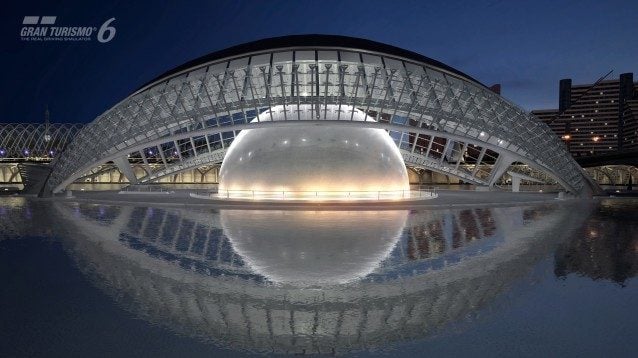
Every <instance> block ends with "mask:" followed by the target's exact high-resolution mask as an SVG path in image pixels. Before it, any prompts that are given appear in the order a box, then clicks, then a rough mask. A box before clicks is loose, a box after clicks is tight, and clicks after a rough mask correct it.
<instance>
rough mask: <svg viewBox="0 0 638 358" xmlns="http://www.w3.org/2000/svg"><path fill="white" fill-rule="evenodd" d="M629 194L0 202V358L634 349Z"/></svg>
mask: <svg viewBox="0 0 638 358" xmlns="http://www.w3.org/2000/svg"><path fill="white" fill-rule="evenodd" d="M637 271H638V200H634V199H604V200H600V201H591V202H563V203H558V202H557V203H555V204H544V205H534V206H520V207H471V208H470V207H468V208H462V209H440V210H419V211H279V210H252V211H251V210H211V209H199V208H198V209H188V208H166V207H165V208H162V207H135V206H108V205H94V204H74V203H64V202H47V201H37V200H28V199H25V198H13V197H11V198H9V197H4V198H0V278H1V279H2V285H1V286H0V287H1V288H0V297H2V301H1V305H0V319H1V322H2V324H1V325H0V356H3V357H5V356H109V357H111V356H148V357H178V356H179V357H183V356H245V355H264V354H275V355H288V354H317V353H320V354H328V355H335V354H336V355H354V356H425V355H436V356H472V357H475V356H489V357H493V356H561V357H562V356H599V357H600V356H622V357H635V356H638V343H636V340H635V337H637V336H638V325H637V324H636V322H638V288H637V286H638V282H637V281H636V278H635V276H636V273H637Z"/></svg>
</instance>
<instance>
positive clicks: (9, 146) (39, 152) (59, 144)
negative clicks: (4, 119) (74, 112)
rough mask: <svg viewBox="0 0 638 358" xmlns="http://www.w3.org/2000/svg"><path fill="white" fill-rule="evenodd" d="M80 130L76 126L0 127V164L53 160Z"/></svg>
mask: <svg viewBox="0 0 638 358" xmlns="http://www.w3.org/2000/svg"><path fill="white" fill-rule="evenodd" d="M83 126H84V125H83V124H77V123H52V124H44V123H42V124H37V123H34V124H29V123H1V124H0V161H2V160H16V159H18V160H27V159H32V158H43V159H46V158H53V157H55V156H56V155H57V154H59V153H61V152H62V151H63V150H64V148H65V147H66V146H67V145H68V144H69V143H70V142H71V141H72V140H73V138H74V137H75V135H76V134H77V133H78V132H79V131H80V129H81V128H82V127H83Z"/></svg>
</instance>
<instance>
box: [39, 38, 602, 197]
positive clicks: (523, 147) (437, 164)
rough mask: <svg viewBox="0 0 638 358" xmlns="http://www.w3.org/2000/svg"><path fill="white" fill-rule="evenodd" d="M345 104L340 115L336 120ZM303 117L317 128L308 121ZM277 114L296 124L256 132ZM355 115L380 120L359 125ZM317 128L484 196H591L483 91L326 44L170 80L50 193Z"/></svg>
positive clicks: (101, 128) (94, 144)
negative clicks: (507, 185) (513, 190)
mask: <svg viewBox="0 0 638 358" xmlns="http://www.w3.org/2000/svg"><path fill="white" fill-rule="evenodd" d="M335 105H336V106H339V108H340V109H341V111H340V112H341V115H340V116H339V117H338V119H337V120H325V118H324V117H325V112H326V109H327V108H328V106H335ZM301 106H305V107H308V106H310V108H311V111H312V116H313V117H314V119H313V120H304V121H301V120H298V119H299V117H300V114H299V108H300V107H301ZM275 107H276V108H282V111H283V112H284V115H285V117H286V120H284V121H267V120H266V121H260V122H252V123H251V121H252V120H253V119H254V118H256V117H257V116H258V115H259V114H260V113H263V112H265V111H267V110H269V109H272V108H275ZM353 108H356V109H359V110H362V111H364V112H365V113H366V116H367V117H369V119H370V120H366V121H352V120H351V119H352V116H351V115H350V114H351V113H352V109H353ZM322 116H324V117H322ZM372 119H374V120H372ZM309 125H310V126H331V127H360V128H380V129H384V130H386V131H388V132H389V133H390V135H391V136H392V138H393V139H394V140H395V142H396V144H397V146H398V147H399V148H400V151H401V154H402V156H403V159H404V161H405V163H406V165H408V166H410V167H412V168H416V169H417V170H419V169H427V170H430V171H432V172H436V173H441V174H445V175H448V176H451V177H456V178H459V180H462V181H463V182H466V183H471V184H475V185H477V186H486V187H489V186H493V185H495V184H496V183H497V182H498V181H499V180H501V179H502V177H503V175H507V172H511V171H516V170H518V169H517V168H520V167H521V166H523V167H525V168H526V172H525V173H524V175H528V176H532V177H534V178H536V179H539V180H541V181H542V182H544V183H548V184H557V185H559V186H561V187H562V188H563V189H564V190H566V191H568V192H572V193H574V194H583V193H588V192H591V190H592V188H591V183H590V182H589V181H588V177H587V176H586V174H585V173H584V171H583V170H582V168H581V167H580V166H579V165H578V163H577V162H576V161H575V160H574V159H573V158H572V157H571V155H570V154H569V152H568V151H567V150H566V148H565V146H564V144H563V143H562V142H561V141H560V140H559V139H558V138H557V137H556V136H555V135H554V134H553V132H552V131H551V130H550V129H549V127H548V126H547V125H545V124H543V123H541V122H539V121H538V120H537V119H536V118H535V117H534V116H533V115H531V114H529V113H527V112H525V111H524V110H523V109H521V108H520V107H518V106H516V105H515V104H513V103H511V102H509V101H508V100H506V99H505V98H503V97H501V96H500V95H498V94H496V93H494V92H492V91H491V90H489V89H488V88H487V87H486V86H484V85H483V84H481V83H480V82H478V81H477V80H475V79H473V78H471V77H470V76H468V75H466V74H464V73H462V72H460V71H458V70H456V69H454V68H451V67H450V66H447V65H445V64H443V63H441V62H438V61H435V60H432V59H430V58H427V57H425V56H422V55H419V54H416V53H413V52H410V51H406V50H403V49H400V48H397V47H393V46H389V45H385V44H381V43H377V42H372V41H368V40H362V39H355V38H350V37H342V36H326V35H300V36H287V37H281V38H272V39H266V40H261V41H257V42H252V43H248V44H243V45H239V46H235V47H232V48H229V49H226V50H222V51H219V52H215V53H212V54H210V55H206V56H203V57H202V58H199V59H196V60H193V61H191V62H188V63H186V64H184V65H182V66H179V67H177V68H175V69H173V70H171V71H169V72H167V73H165V74H163V75H161V76H159V77H158V78H156V79H155V80H152V81H151V82H149V83H148V84H146V85H144V86H142V87H141V88H140V89H138V90H137V91H135V92H133V93H132V94H131V95H130V96H128V97H127V98H125V99H123V100H122V101H121V102H119V103H118V104H116V105H115V106H113V107H112V108H111V109H109V110H107V111H106V112H104V113H103V114H101V115H100V116H98V117H97V118H96V119H95V120H93V121H92V122H91V123H89V124H87V125H85V126H84V127H82V128H81V130H79V132H78V133H77V134H76V135H75V136H74V137H73V139H72V140H71V141H70V143H69V144H68V145H67V146H66V148H65V150H64V151H63V152H62V153H61V154H60V155H57V156H56V157H55V158H54V159H53V162H52V164H53V165H52V167H53V170H52V172H51V174H50V176H49V178H48V181H47V183H46V190H47V191H49V192H52V193H59V192H61V191H64V190H65V189H66V188H67V187H68V186H69V185H70V184H71V183H73V182H74V181H76V180H78V179H80V178H83V177H86V176H87V175H88V176H90V175H92V174H93V175H94V174H95V173H98V172H99V171H100V170H103V168H104V166H105V165H112V166H113V165H114V166H116V167H117V169H118V171H119V172H121V173H122V175H124V176H125V177H126V178H127V180H128V181H129V182H131V183H150V182H156V181H160V180H162V178H165V177H167V176H171V175H175V174H177V173H180V172H184V171H189V170H193V169H194V168H198V167H201V166H203V165H215V164H219V163H221V162H222V160H223V158H224V155H225V153H226V150H227V148H228V147H229V146H230V145H231V144H232V141H233V139H234V138H235V137H236V135H237V134H238V133H239V132H240V131H241V130H244V129H260V128H274V127H277V128H281V129H282V130H285V128H287V127H293V126H309ZM135 161H137V162H138V163H139V166H141V167H143V168H144V171H143V172H142V173H140V172H139V171H137V172H136V171H135V170H134V168H133V167H132V165H131V163H132V162H135Z"/></svg>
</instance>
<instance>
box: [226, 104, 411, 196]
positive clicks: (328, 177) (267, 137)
mask: <svg viewBox="0 0 638 358" xmlns="http://www.w3.org/2000/svg"><path fill="white" fill-rule="evenodd" d="M316 113H317V112H316V110H315V111H313V110H312V107H311V106H310V105H301V106H299V112H298V110H297V106H288V107H287V112H286V114H285V116H284V107H283V106H277V107H273V108H272V109H271V110H269V111H266V112H264V113H261V114H260V115H259V116H258V117H257V118H255V119H254V120H253V122H256V121H260V122H262V121H271V120H272V121H283V120H285V117H287V118H288V120H289V121H292V120H298V119H299V118H300V119H301V120H302V121H304V120H305V121H307V120H312V119H320V120H337V119H338V117H340V118H341V119H343V118H348V119H350V118H352V120H354V121H364V120H367V121H373V119H372V118H370V116H367V118H366V115H365V113H363V112H362V111H359V110H357V109H354V108H352V107H346V106H342V107H341V111H340V112H339V106H331V105H329V106H327V107H324V106H322V107H321V111H320V116H319V118H316ZM409 194H410V187H409V182H408V173H407V170H406V167H405V164H404V162H403V158H402V157H401V153H400V152H399V149H398V148H397V146H396V144H395V143H394V141H393V140H392V138H391V137H390V135H389V134H388V133H387V132H386V131H385V130H382V129H373V128H364V127H360V128H355V127H343V126H329V125H321V126H317V125H313V124H310V123H309V124H308V125H304V124H299V125H295V126H290V127H273V128H259V129H247V130H243V131H241V133H239V134H238V135H237V138H235V140H234V141H233V143H232V144H231V146H230V148H229V150H228V152H227V153H226V156H225V158H224V161H223V163H222V167H221V169H220V172H219V196H221V197H227V198H256V199H259V198H271V199H309V200H315V199H316V200H321V199H344V200H347V199H350V198H357V199H358V198H370V199H388V198H403V197H407V196H409Z"/></svg>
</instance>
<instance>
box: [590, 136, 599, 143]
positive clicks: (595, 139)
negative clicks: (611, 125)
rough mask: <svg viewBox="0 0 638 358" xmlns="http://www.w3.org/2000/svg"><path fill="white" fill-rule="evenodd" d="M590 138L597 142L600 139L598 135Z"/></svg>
mask: <svg viewBox="0 0 638 358" xmlns="http://www.w3.org/2000/svg"><path fill="white" fill-rule="evenodd" d="M592 140H593V141H594V142H598V141H599V140H600V137H598V136H596V137H594V138H592Z"/></svg>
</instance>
